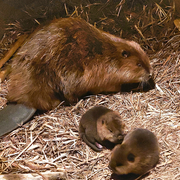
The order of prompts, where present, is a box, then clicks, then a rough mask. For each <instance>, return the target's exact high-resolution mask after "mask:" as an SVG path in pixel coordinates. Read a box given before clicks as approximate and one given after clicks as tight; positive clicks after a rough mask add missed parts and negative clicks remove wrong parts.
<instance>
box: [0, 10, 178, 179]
mask: <svg viewBox="0 0 180 180" xmlns="http://www.w3.org/2000/svg"><path fill="white" fill-rule="evenodd" d="M158 8H159V7H158ZM75 12H76V11H75ZM76 13H77V12H76ZM159 18H160V19H161V17H159ZM153 22H154V21H153ZM162 23H164V21H163V22H162ZM137 27H138V29H139V30H140V31H139V32H142V33H143V34H144V31H143V28H141V27H140V26H137ZM171 32H172V33H169V31H168V34H170V35H169V36H168V38H167V36H164V37H166V38H167V39H168V41H167V39H165V40H164V41H163V40H162V41H163V43H165V45H163V48H161V50H160V51H158V52H157V53H154V54H153V55H152V56H151V63H152V66H153V67H154V74H155V78H156V89H154V90H151V91H149V92H146V93H140V92H139V93H125V94H121V93H117V94H114V95H97V96H90V97H88V98H86V99H85V100H80V101H79V102H78V103H77V104H76V105H74V106H69V107H67V106H66V107H64V106H59V107H57V108H56V109H54V110H52V111H50V112H47V113H44V114H41V115H38V114H36V116H34V118H33V119H32V121H30V122H28V123H26V124H25V125H23V126H22V127H20V128H18V129H17V130H15V131H13V132H11V133H10V134H8V135H7V136H4V137H2V138H1V139H0V160H1V166H0V172H1V173H25V172H38V173H40V172H42V171H46V170H51V171H65V172H66V175H67V179H89V180H90V179H92V180H94V179H95V180H104V179H110V176H111V173H112V172H111V170H110V169H109V168H108V162H109V157H110V153H111V151H110V150H106V149H105V150H104V151H102V152H100V153H96V152H94V151H92V150H91V149H90V148H89V147H88V146H87V145H86V144H85V143H84V142H82V140H81V139H80V138H79V134H78V125H79V120H80V117H81V115H82V114H83V113H84V112H85V111H86V110H88V109H89V108H91V107H92V106H94V105H104V106H106V107H109V108H111V109H113V110H116V111H118V112H119V113H120V114H121V116H122V119H123V121H124V122H125V124H126V131H127V132H128V131H131V130H133V129H134V128H137V127H139V128H147V129H149V130H151V131H152V132H154V133H155V134H156V136H157V138H158V141H159V146H160V161H159V164H158V165H157V166H156V167H155V168H154V169H153V170H151V171H150V174H149V175H148V176H146V177H145V178H144V179H151V180H152V179H158V180H169V179H172V180H176V179H180V166H179V164H180V158H179V157H180V143H179V139H180V103H179V99H180V80H179V77H180V35H178V34H176V33H174V32H175V31H174V30H173V29H172V31H171ZM135 39H137V38H135ZM162 39H163V38H162ZM146 42H147V43H148V44H149V45H150V47H154V44H155V43H156V42H154V44H151V40H150V39H148V40H147V41H146ZM145 44H146V43H145ZM6 94H7V81H5V82H3V83H1V84H0V106H1V107H2V106H3V105H5V103H6V98H5V95H6Z"/></svg>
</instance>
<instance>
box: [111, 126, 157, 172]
mask: <svg viewBox="0 0 180 180" xmlns="http://www.w3.org/2000/svg"><path fill="white" fill-rule="evenodd" d="M158 160H159V145H158V140H157V138H156V136H155V135H154V134H153V133H152V132H151V131H149V130H147V129H140V128H137V129H135V130H134V131H132V132H130V133H128V134H127V135H126V136H125V138H124V140H123V142H122V144H120V145H119V144H118V145H116V146H115V148H114V149H113V151H112V155H111V159H110V162H109V167H110V168H111V169H112V171H113V172H114V173H116V174H119V175H123V174H131V173H132V174H137V175H142V174H144V173H146V172H147V171H149V170H150V169H151V168H153V167H154V166H155V165H156V164H157V163H158Z"/></svg>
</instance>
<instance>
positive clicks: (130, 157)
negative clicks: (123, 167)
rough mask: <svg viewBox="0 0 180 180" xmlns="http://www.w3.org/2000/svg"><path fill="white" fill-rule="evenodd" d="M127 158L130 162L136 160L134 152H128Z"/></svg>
mask: <svg viewBox="0 0 180 180" xmlns="http://www.w3.org/2000/svg"><path fill="white" fill-rule="evenodd" d="M127 160H128V161H130V162H134V160H135V156H134V154H132V153H130V154H128V156H127Z"/></svg>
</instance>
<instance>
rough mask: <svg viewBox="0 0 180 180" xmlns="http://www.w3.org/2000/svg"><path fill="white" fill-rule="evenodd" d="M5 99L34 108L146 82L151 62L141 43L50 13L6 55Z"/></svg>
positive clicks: (53, 105)
mask: <svg viewBox="0 0 180 180" xmlns="http://www.w3.org/2000/svg"><path fill="white" fill-rule="evenodd" d="M11 68H12V69H11V70H12V72H11V73H10V75H9V79H10V81H9V85H8V90H9V93H8V96H7V98H8V100H9V101H10V102H17V103H22V104H25V105H28V106H30V107H33V108H36V109H40V110H50V109H53V108H54V107H56V106H57V105H58V104H59V103H60V102H62V101H65V102H66V103H67V104H71V103H74V102H77V101H78V99H80V98H81V97H83V96H85V95H86V94H98V93H110V92H118V91H121V85H122V84H126V83H139V82H147V81H148V80H149V78H151V76H152V73H153V72H152V68H151V66H150V62H149V59H148V57H147V55H146V53H145V52H144V51H143V50H142V49H141V47H140V46H139V45H138V44H137V43H135V42H133V41H127V40H124V39H121V38H118V37H115V36H113V35H110V34H108V33H106V32H103V31H100V30H98V29H97V28H95V27H93V26H92V25H90V24H88V23H87V22H85V21H84V20H82V19H79V18H64V19H63V18H62V19H56V20H54V21H53V22H51V23H50V24H48V25H46V26H43V27H42V28H40V29H39V30H37V31H35V32H34V33H33V34H32V35H31V36H30V37H29V39H28V40H27V41H26V42H25V43H24V45H23V46H22V47H21V48H20V49H19V51H18V52H17V53H16V55H15V56H14V58H13V59H12V67H11Z"/></svg>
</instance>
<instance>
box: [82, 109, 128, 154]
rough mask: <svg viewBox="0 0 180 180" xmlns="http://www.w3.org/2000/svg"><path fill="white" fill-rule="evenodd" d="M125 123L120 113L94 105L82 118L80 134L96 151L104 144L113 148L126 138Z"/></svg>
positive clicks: (101, 148)
mask: <svg viewBox="0 0 180 180" xmlns="http://www.w3.org/2000/svg"><path fill="white" fill-rule="evenodd" d="M124 126H125V125H124V123H123V122H122V120H121V117H120V115H119V114H118V113H117V112H115V111H113V110H111V109H108V108H106V107H104V106H94V107H93V108H91V109H89V110H88V111H87V112H86V113H84V114H83V116H82V117H81V119H80V124H79V134H80V136H81V138H82V139H83V140H84V141H85V142H86V144H87V145H89V146H90V147H91V148H92V149H93V150H94V151H98V152H99V151H102V150H103V146H105V147H107V148H109V149H112V148H113V147H114V146H115V144H120V143H122V141H123V138H124Z"/></svg>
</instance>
